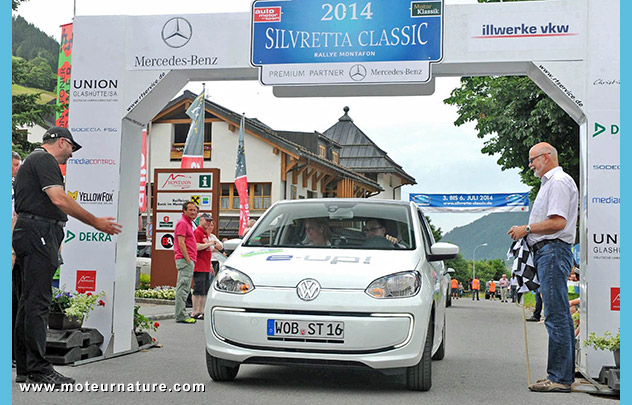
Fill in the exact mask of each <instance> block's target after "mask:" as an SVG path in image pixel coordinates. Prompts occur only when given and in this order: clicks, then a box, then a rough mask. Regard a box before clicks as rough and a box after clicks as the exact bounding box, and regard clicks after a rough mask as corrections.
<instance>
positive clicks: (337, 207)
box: [243, 201, 415, 250]
mask: <svg viewBox="0 0 632 405" xmlns="http://www.w3.org/2000/svg"><path fill="white" fill-rule="evenodd" d="M243 245H244V246H251V247H255V246H256V247H299V248H300V247H308V248H322V249H331V248H335V249H379V250H394V249H414V248H415V239H414V232H413V227H412V220H411V216H410V209H409V207H408V206H406V205H397V204H389V203H375V202H372V203H369V202H355V201H354V202H349V201H340V202H338V201H314V202H312V201H309V202H307V201H306V202H301V203H289V204H278V205H275V206H274V207H272V208H270V211H269V212H267V213H266V215H265V216H264V217H262V218H261V219H260V220H259V223H258V224H257V225H256V227H255V228H254V229H253V231H252V232H251V233H250V236H249V237H248V239H247V240H246V241H245V242H244V244H243Z"/></svg>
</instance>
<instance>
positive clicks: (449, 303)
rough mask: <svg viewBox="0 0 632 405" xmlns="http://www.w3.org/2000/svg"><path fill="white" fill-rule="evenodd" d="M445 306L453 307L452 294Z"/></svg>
mask: <svg viewBox="0 0 632 405" xmlns="http://www.w3.org/2000/svg"><path fill="white" fill-rule="evenodd" d="M445 306H446V307H451V306H452V293H450V295H448V298H447V299H446V300H445Z"/></svg>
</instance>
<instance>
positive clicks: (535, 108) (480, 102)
mask: <svg viewBox="0 0 632 405" xmlns="http://www.w3.org/2000/svg"><path fill="white" fill-rule="evenodd" d="M444 103H446V104H450V105H456V106H457V111H458V118H457V120H456V121H455V122H454V124H455V125H457V126H460V125H463V124H465V123H467V122H476V130H477V131H478V134H477V136H478V137H479V138H481V139H485V140H486V141H485V144H484V147H483V149H482V150H481V152H482V153H485V154H488V155H492V156H493V155H496V156H498V164H499V165H500V167H501V168H502V169H503V170H506V169H511V168H518V169H520V177H521V179H522V181H523V183H525V184H527V185H529V186H531V187H532V191H531V197H532V200H533V199H534V197H535V195H536V193H537V191H538V190H539V186H540V181H539V179H537V178H536V177H535V176H534V175H533V172H532V171H531V170H530V169H529V162H528V155H529V149H530V148H531V147H532V146H533V145H535V144H536V143H538V142H548V143H550V144H551V145H553V146H554V147H555V148H556V149H557V151H558V155H559V162H560V165H561V166H562V167H563V168H564V171H566V172H567V173H568V174H570V175H571V176H572V177H573V179H574V180H575V182H576V184H579V127H578V125H577V124H576V123H575V121H573V120H572V119H571V118H570V117H569V116H568V114H566V113H565V112H564V110H562V109H561V108H560V107H559V106H558V105H557V104H556V103H555V102H554V101H553V100H551V98H550V97H549V96H547V95H546V94H545V93H544V92H543V91H542V90H540V89H539V88H538V87H537V86H536V85H535V83H533V82H532V81H531V79H529V78H528V77H518V76H502V77H490V76H484V77H463V78H461V86H460V87H459V88H457V89H454V90H453V91H452V93H451V94H450V97H448V98H446V99H445V100H444Z"/></svg>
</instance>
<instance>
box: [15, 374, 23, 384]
mask: <svg viewBox="0 0 632 405" xmlns="http://www.w3.org/2000/svg"><path fill="white" fill-rule="evenodd" d="M15 382H16V383H25V382H26V376H25V375H20V374H17V375H16V376H15Z"/></svg>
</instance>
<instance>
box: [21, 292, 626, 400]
mask: <svg viewBox="0 0 632 405" xmlns="http://www.w3.org/2000/svg"><path fill="white" fill-rule="evenodd" d="M447 326H448V329H447V338H446V342H447V347H446V351H447V353H446V356H445V358H444V359H443V360H441V361H436V362H433V366H432V367H433V369H432V370H433V371H432V372H433V385H432V389H431V390H430V391H428V392H411V391H407V390H406V387H405V381H404V377H403V376H384V375H382V374H381V373H379V372H377V371H371V370H367V371H357V370H344V369H321V368H313V369H306V368H289V367H276V366H257V365H247V366H242V367H241V369H240V371H239V375H238V376H237V379H236V380H235V381H234V382H232V383H215V382H213V381H211V379H210V377H209V376H208V374H207V371H206V362H205V354H204V330H203V324H202V323H201V322H199V323H197V324H195V325H184V324H176V323H175V322H174V321H173V320H172V319H169V320H162V321H161V326H160V328H159V330H158V332H155V333H154V336H155V337H156V338H157V339H158V340H159V341H160V343H161V344H162V347H161V348H152V349H149V350H146V351H143V352H137V353H133V354H130V355H126V356H121V357H117V358H113V359H109V360H104V361H99V362H94V363H90V364H85V365H82V366H77V367H69V366H66V367H58V370H59V371H60V372H62V373H63V374H66V375H69V376H72V377H74V378H75V379H76V380H77V382H78V383H81V384H84V386H85V382H88V383H89V384H93V383H96V384H118V383H124V384H125V385H126V386H127V385H128V384H134V386H135V387H136V383H137V382H140V383H141V384H152V383H164V384H166V386H167V387H168V388H172V387H173V384H203V385H204V391H205V392H195V393H194V392H188V393H183V392H177V393H176V392H162V393H138V392H134V393H132V392H125V393H118V392H116V393H113V392H107V393H94V392H91V393H86V392H74V393H59V392H57V393H33V392H30V393H25V392H21V391H20V389H19V387H18V385H17V384H13V403H14V404H33V403H47V404H63V405H72V404H86V403H90V404H105V403H107V404H115V403H116V404H152V405H156V404H171V403H174V402H176V403H184V404H189V403H203V402H206V403H214V404H233V403H235V404H331V403H345V405H346V404H363V405H366V404H380V405H382V404H385V403H391V404H392V403H406V404H408V403H426V404H460V403H467V404H534V405H543V404H573V405H583V404H602V403H603V404H616V403H618V402H619V401H618V400H616V399H611V398H602V397H596V396H592V395H589V394H585V393H575V392H574V393H571V394H543V393H532V392H530V391H529V390H528V389H527V373H526V361H525V352H524V334H523V324H522V309H521V308H519V307H517V306H515V305H514V304H509V303H500V302H498V301H496V302H488V301H476V302H473V301H471V300H467V299H462V300H457V301H453V305H452V307H450V308H448V309H447ZM527 331H528V340H529V354H530V358H531V362H530V363H531V378H532V380H533V381H535V380H537V379H539V378H543V377H545V375H546V346H547V338H546V330H545V328H544V325H543V324H538V323H528V324H527ZM14 378H15V376H14Z"/></svg>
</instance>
